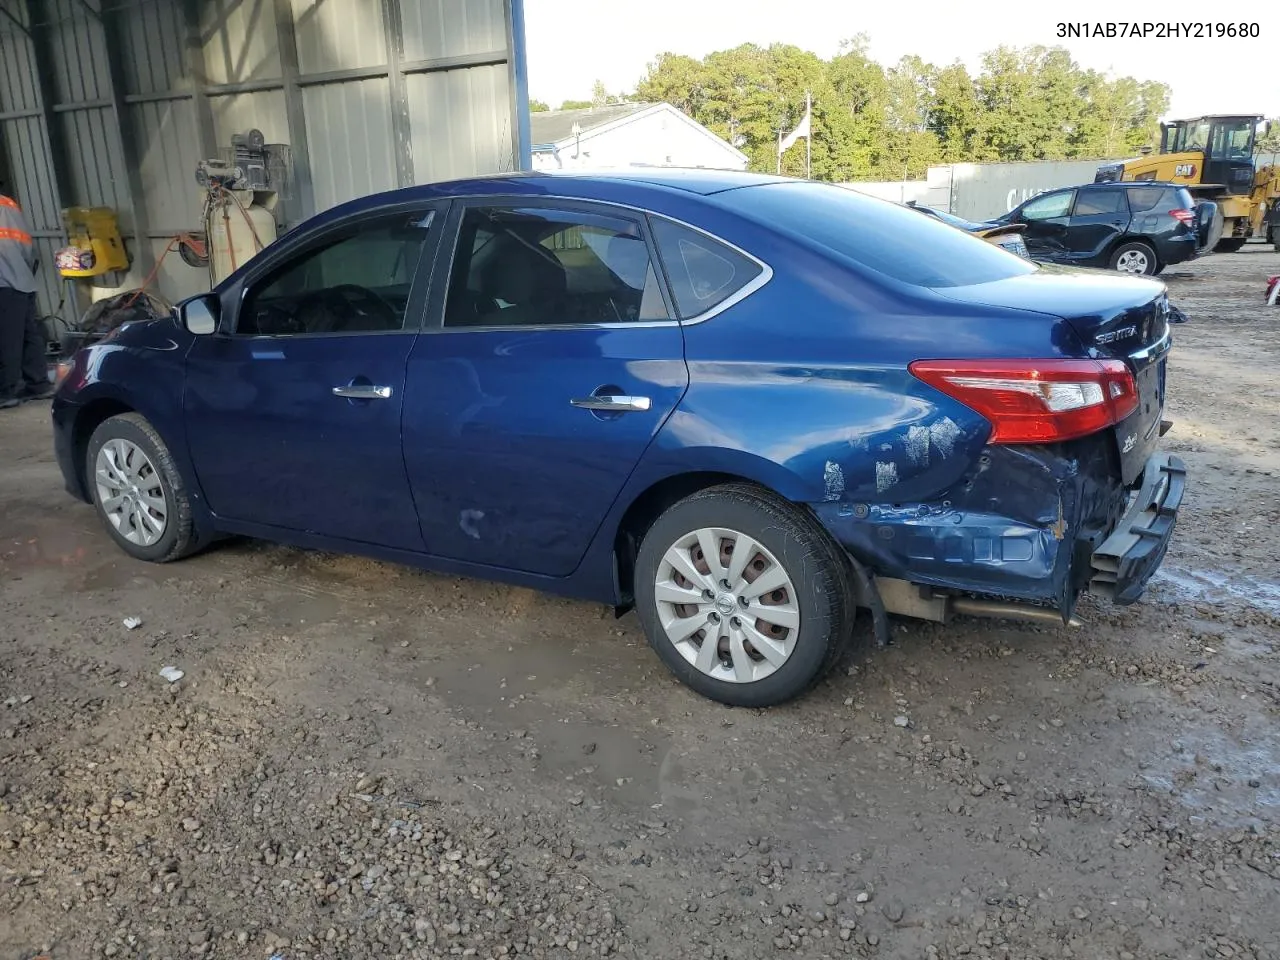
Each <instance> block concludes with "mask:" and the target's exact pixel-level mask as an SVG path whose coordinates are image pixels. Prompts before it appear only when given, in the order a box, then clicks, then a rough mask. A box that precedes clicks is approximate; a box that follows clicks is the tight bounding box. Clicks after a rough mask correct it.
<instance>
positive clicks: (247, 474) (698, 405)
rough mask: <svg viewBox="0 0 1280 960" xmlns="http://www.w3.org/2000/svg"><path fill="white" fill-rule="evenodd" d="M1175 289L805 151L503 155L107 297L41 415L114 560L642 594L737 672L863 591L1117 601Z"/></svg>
mask: <svg viewBox="0 0 1280 960" xmlns="http://www.w3.org/2000/svg"><path fill="white" fill-rule="evenodd" d="M1168 316H1169V306H1168V301H1167V299H1166V297H1165V292H1164V288H1163V286H1162V285H1161V284H1159V283H1157V282H1154V281H1150V280H1145V279H1139V278H1133V277H1121V276H1097V275H1092V274H1088V275H1086V274H1077V273H1073V272H1071V271H1069V270H1067V269H1065V268H1055V267H1043V266H1037V265H1035V264H1032V263H1029V262H1027V261H1025V260H1022V259H1020V258H1018V257H1016V256H1013V255H1011V254H1009V253H1006V252H1005V251H1003V250H1000V249H998V248H997V247H995V246H993V245H991V244H989V243H985V242H984V241H982V240H979V239H976V238H974V237H971V236H967V235H965V234H964V233H962V232H960V231H958V230H953V229H951V228H950V227H947V226H945V225H944V224H941V223H939V222H937V221H935V220H932V219H931V218H928V217H922V216H920V215H919V214H917V213H915V212H913V211H911V210H907V209H905V208H903V207H900V206H897V205H895V204H890V203H885V202H882V201H879V200H875V199H871V198H868V197H864V196H862V195H860V194H857V193H853V192H851V191H848V190H844V189H841V188H838V187H834V186H828V185H823V184H818V183H812V182H804V181H795V180H789V179H786V178H781V177H772V176H758V175H754V174H746V173H724V172H712V171H670V170H662V171H657V170H645V171H634V172H627V173H616V174H611V175H599V176H562V175H520V174H517V175H510V176H502V177H494V178H488V179H477V180H467V181H462V182H456V183H448V184H439V185H432V186H420V187H413V188H410V189H407V190H401V191H398V192H394V193H388V194H383V195H380V196H374V197H367V198H364V199H360V200H356V201H353V202H351V203H348V204H345V205H343V206H341V207H338V208H336V209H333V210H330V211H328V212H326V213H323V214H321V215H319V216H317V217H315V218H314V219H312V220H310V221H308V222H307V223H304V224H303V225H301V226H300V227H298V228H296V229H295V230H293V231H292V232H290V233H289V234H287V235H286V236H284V237H283V238H281V239H280V240H279V241H278V242H276V243H275V244H273V245H271V246H270V247H269V248H268V249H267V250H265V251H263V252H262V253H261V254H259V255H258V256H256V257H254V258H253V259H252V260H251V261H249V262H248V263H245V264H244V265H242V266H241V268H240V270H239V271H238V272H237V273H235V274H234V275H233V276H232V277H230V278H229V279H228V280H226V281H225V282H224V283H222V284H221V285H220V286H219V287H218V288H217V289H216V290H214V291H213V292H211V293H209V294H205V295H202V296H198V297H195V298H193V299H191V300H188V301H186V302H185V303H183V304H182V305H180V307H179V308H178V309H177V310H176V311H175V314H174V316H173V317H172V318H167V319H162V320H156V321H151V322H145V323H133V324H128V325H126V326H124V327H122V328H119V329H118V330H116V331H115V332H114V333H113V334H112V335H111V336H109V337H108V338H107V339H106V340H103V341H101V342H99V343H96V344H94V345H92V346H90V347H88V348H86V349H84V350H82V351H81V352H80V353H78V354H77V355H76V356H75V358H74V360H73V362H72V363H71V364H70V365H69V368H68V369H67V370H66V372H65V376H64V377H63V379H62V382H61V384H60V387H59V389H58V392H57V395H56V398H55V402H54V405H53V420H54V427H55V431H54V435H55V446H56V451H57V455H58V460H59V463H60V465H61V468H62V472H63V474H64V476H65V479H66V485H67V489H68V490H69V491H70V492H71V493H72V494H73V495H75V496H76V497H78V498H80V499H82V500H85V501H87V502H89V503H92V504H93V505H94V507H95V508H96V510H97V512H98V513H99V514H100V516H101V518H102V521H103V523H104V526H105V529H106V531H107V533H108V534H109V535H110V536H111V537H112V538H113V539H114V540H115V541H116V543H117V544H119V546H120V547H121V548H122V549H123V550H124V551H125V552H127V553H128V554H130V555H131V556H133V557H136V558H138V559H142V560H149V561H156V562H163V561H169V560H175V559H178V558H180V557H184V556H187V555H188V554H191V553H192V552H193V551H196V550H199V549H201V548H203V547H205V546H206V545H208V544H209V543H211V542H212V541H214V540H215V539H217V538H219V537H222V536H225V535H247V536H251V537H260V538H265V539H269V540H275V541H280V542H285V543H291V544H296V545H300V546H303V547H311V548H319V549H326V550H338V551H350V552H358V553H363V554H367V555H370V556H373V557H379V558H382V559H385V560H390V561H397V562H403V563H409V564H415V565H418V566H421V567H425V568H428V569H431V570H437V571H443V572H448V573H453V574H465V575H470V576H477V577H483V578H487V579H494V580H501V581H506V582H509V583H513V584H521V585H524V586H530V587H535V588H538V589H542V590H547V591H553V592H556V593H561V594H565V595H569V596H575V597H582V598H587V599H591V600H596V601H603V602H605V603H608V604H611V605H613V606H614V607H615V608H616V609H617V610H618V611H619V614H621V613H622V612H625V611H626V610H628V609H631V608H633V607H634V608H635V610H636V611H637V613H638V615H639V617H640V619H641V621H642V623H643V625H644V628H645V631H646V633H647V635H648V637H649V640H650V642H651V644H652V645H653V647H654V650H655V651H656V652H657V654H658V655H659V656H660V657H661V658H662V659H663V661H664V662H665V663H666V664H667V665H668V666H669V667H670V669H671V670H672V671H673V672H674V673H675V675H676V676H678V677H679V678H680V679H681V680H682V681H684V682H685V683H687V684H688V685H689V686H691V687H692V688H694V689H695V690H697V691H698V692H700V693H702V694H704V695H706V696H709V697H712V698H715V699H717V700H720V701H723V702H725V703H730V704H739V705H751V706H765V705H770V704H776V703H779V702H781V701H784V700H787V699H788V698H791V697H794V696H796V695H798V694H800V693H802V692H803V691H805V690H806V689H808V688H809V687H810V686H812V685H813V684H814V683H816V682H817V681H818V680H819V679H820V678H821V677H822V676H823V674H824V673H825V672H826V671H827V670H828V669H829V668H830V667H831V666H832V665H833V664H834V663H836V662H837V661H838V660H839V659H840V658H841V656H842V654H843V653H844V652H845V651H846V650H847V649H848V648H849V646H850V644H851V642H852V638H853V637H854V636H855V629H854V621H855V617H856V616H857V615H858V612H859V611H865V615H866V616H867V617H869V623H870V626H871V628H872V629H869V630H859V631H857V633H859V634H861V635H874V636H876V637H878V638H880V639H881V640H883V639H884V638H885V637H886V636H887V615H888V614H900V615H906V616H912V617H919V618H925V619H931V620H937V621H946V620H947V619H948V618H950V617H951V616H952V615H953V614H957V613H961V614H970V615H984V614H985V615H994V616H1001V617H1021V618H1032V619H1037V618H1038V619H1043V618H1046V617H1048V618H1054V619H1060V620H1062V621H1070V620H1071V619H1072V617H1073V611H1074V608H1075V606H1076V603H1077V601H1078V599H1079V597H1080V596H1081V595H1082V594H1083V593H1085V592H1086V591H1092V592H1093V593H1095V594H1098V595H1101V596H1103V597H1105V598H1107V599H1109V600H1112V601H1115V602H1118V603H1130V602H1133V601H1134V600H1136V599H1137V598H1138V597H1139V596H1140V595H1141V594H1142V592H1143V588H1144V586H1145V584H1146V582H1147V580H1148V579H1149V578H1150V577H1151V575H1152V574H1153V573H1154V572H1155V570H1156V568H1157V567H1158V566H1159V564H1160V562H1161V559H1162V558H1163V556H1164V553H1165V550H1166V548H1167V546H1168V544H1169V540H1170V537H1171V535H1172V533H1173V527H1174V522H1175V520H1176V516H1177V510H1178V507H1179V504H1180V502H1181V499H1182V492H1183V486H1184V470H1183V467H1182V465H1181V463H1180V462H1179V461H1177V460H1176V459H1175V458H1173V457H1170V456H1168V455H1165V454H1161V453H1160V452H1159V451H1158V449H1157V448H1158V441H1159V438H1160V436H1161V435H1162V434H1163V433H1164V431H1165V429H1167V426H1168V424H1167V422H1166V421H1164V420H1163V419H1162V411H1163V406H1164V396H1165V362H1166V355H1167V352H1168V350H1169V343H1170V339H1169V330H1168Z"/></svg>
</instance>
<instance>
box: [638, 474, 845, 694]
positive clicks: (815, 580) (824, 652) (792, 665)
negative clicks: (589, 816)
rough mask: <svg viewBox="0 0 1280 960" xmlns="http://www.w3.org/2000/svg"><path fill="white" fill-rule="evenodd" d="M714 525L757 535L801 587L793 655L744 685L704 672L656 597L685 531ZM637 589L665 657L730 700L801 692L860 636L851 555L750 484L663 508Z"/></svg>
mask: <svg viewBox="0 0 1280 960" xmlns="http://www.w3.org/2000/svg"><path fill="white" fill-rule="evenodd" d="M708 527H723V528H727V529H730V530H734V531H737V532H739V533H741V534H744V535H746V536H747V537H750V538H751V539H753V540H754V541H756V543H758V544H759V545H760V546H762V547H764V548H765V549H766V550H767V551H768V552H769V553H771V554H772V555H773V556H774V557H775V558H777V560H778V562H779V563H780V564H781V565H782V567H783V569H784V571H785V572H786V573H787V575H788V577H789V578H790V580H791V582H792V584H793V585H794V586H795V591H796V593H797V597H796V598H795V602H796V605H797V607H798V609H799V617H800V622H799V627H798V628H797V629H798V632H797V635H796V637H795V639H794V641H793V642H792V650H791V653H790V655H789V656H788V657H787V659H786V660H785V661H784V662H783V663H782V664H781V665H780V666H778V667H777V669H776V670H775V671H774V672H773V673H771V674H769V675H768V676H766V677H763V678H762V679H760V680H755V681H751V682H742V683H736V682H732V681H728V680H719V679H717V678H715V677H712V676H709V675H708V674H706V673H703V672H702V671H701V670H699V669H698V668H697V667H696V666H695V665H694V664H692V663H690V662H689V661H688V660H686V659H685V657H684V656H682V655H681V653H680V651H679V650H677V649H676V646H675V644H674V643H673V642H672V641H671V639H670V638H668V636H667V633H666V631H665V630H664V629H663V626H662V623H661V620H660V614H659V611H658V603H657V600H656V598H655V596H654V593H655V582H656V578H657V576H658V570H659V564H660V563H661V562H662V559H663V556H664V554H665V553H666V552H667V550H668V549H669V548H670V547H671V546H672V545H673V544H675V543H677V542H678V541H679V540H680V539H681V538H682V537H684V536H686V535H689V534H691V533H692V532H693V531H696V530H699V529H703V528H708ZM634 594H635V598H636V612H637V613H638V615H639V617H640V622H641V623H642V624H643V625H644V630H645V634H646V635H647V636H648V638H649V643H650V645H651V646H652V647H653V649H654V650H655V651H656V652H657V654H658V656H659V657H661V658H662V661H663V663H665V664H666V665H667V667H668V668H669V669H670V670H671V672H672V673H674V674H675V675H676V677H678V678H679V679H680V680H681V681H682V682H683V683H685V684H687V685H688V686H689V687H691V688H692V689H693V690H695V691H697V692H698V693H700V694H702V695H703V696H704V697H709V698H710V699H712V700H717V701H719V702H720V703H725V704H729V705H730V706H738V707H769V706H774V705H776V704H780V703H784V702H786V701H788V700H791V699H794V698H795V697H798V696H800V695H801V694H802V693H804V692H805V691H807V690H809V689H810V688H811V687H813V686H814V684H816V683H817V682H818V681H819V680H821V679H822V678H823V677H824V676H825V675H826V674H827V672H828V671H829V670H830V669H831V668H832V667H833V666H834V665H835V664H836V663H837V662H838V661H839V660H840V658H841V656H842V655H843V654H844V653H845V651H846V650H847V649H848V647H849V644H850V642H851V640H852V636H853V621H854V616H855V613H856V600H855V596H854V592H853V586H852V578H851V575H850V572H849V564H848V559H847V557H846V556H845V555H844V553H843V552H842V551H841V550H840V548H839V546H838V545H837V544H836V543H835V542H834V541H833V540H832V538H831V537H830V535H829V534H827V532H826V531H825V530H824V529H823V528H822V526H821V525H820V524H819V523H818V522H817V521H816V520H814V519H813V518H812V517H811V516H809V515H808V514H807V513H805V512H804V511H803V510H801V509H800V508H798V507H796V506H794V505H793V504H790V503H788V502H786V501H784V500H780V499H779V498H777V497H775V496H773V495H772V494H770V493H768V492H767V491H764V490H761V489H759V488H757V487H753V486H749V485H746V484H726V485H724V486H718V487H711V488H708V489H706V490H703V491H700V492H699V493H695V494H693V495H692V496H689V497H687V498H685V499H684V500H681V501H680V502H679V503H676V504H675V505H674V506H672V507H670V508H669V509H668V510H667V511H666V512H665V513H663V514H662V515H661V516H660V517H659V518H658V519H657V521H655V522H654V524H653V526H652V527H650V528H649V530H648V532H647V533H646V534H645V536H644V540H643V542H642V543H641V546H640V555H639V557H638V558H637V561H636V571H635V587H634ZM704 642H706V641H704Z"/></svg>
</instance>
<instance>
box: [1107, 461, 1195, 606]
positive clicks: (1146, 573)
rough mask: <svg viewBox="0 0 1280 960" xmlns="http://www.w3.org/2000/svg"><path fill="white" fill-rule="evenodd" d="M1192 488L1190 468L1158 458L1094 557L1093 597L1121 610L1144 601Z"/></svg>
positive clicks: (1150, 466)
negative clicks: (1144, 593) (1190, 486)
mask: <svg viewBox="0 0 1280 960" xmlns="http://www.w3.org/2000/svg"><path fill="white" fill-rule="evenodd" d="M1186 485H1187V468H1186V465H1185V464H1184V463H1183V462H1182V461H1181V460H1180V459H1179V458H1177V457H1175V456H1171V455H1170V454H1156V455H1154V456H1152V457H1151V459H1149V460H1148V461H1147V465H1146V468H1145V469H1144V470H1143V475H1142V487H1141V488H1140V489H1139V491H1138V495H1137V497H1135V498H1134V501H1133V503H1132V504H1131V505H1130V507H1129V509H1128V511H1126V513H1125V515H1124V517H1123V518H1122V519H1121V520H1120V522H1119V523H1118V524H1117V525H1116V529H1115V532H1113V533H1112V534H1111V536H1109V537H1108V538H1107V539H1106V540H1105V541H1104V542H1103V543H1102V545H1101V546H1099V547H1098V549H1097V550H1096V551H1094V554H1093V558H1092V567H1093V571H1092V576H1091V578H1090V580H1089V592H1090V593H1094V594H1097V595H1099V596H1103V597H1106V598H1107V599H1109V600H1111V601H1112V602H1114V603H1117V604H1121V605H1124V604H1130V603H1134V602H1135V601H1137V600H1138V599H1139V598H1140V597H1141V596H1142V594H1143V591H1144V590H1146V587H1147V581H1149V580H1150V579H1151V577H1152V576H1153V575H1154V574H1155V572H1156V570H1157V569H1159V567H1160V562H1161V561H1162V560H1163V559H1164V555H1165V552H1166V551H1167V550H1168V549H1169V541H1170V540H1172V538H1173V529H1174V526H1175V525H1176V524H1177V521H1178V508H1179V507H1180V506H1181V505H1182V496H1183V493H1184V492H1185V490H1186Z"/></svg>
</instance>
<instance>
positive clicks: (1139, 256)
mask: <svg viewBox="0 0 1280 960" xmlns="http://www.w3.org/2000/svg"><path fill="white" fill-rule="evenodd" d="M1158 268H1159V261H1158V260H1157V259H1156V252H1155V251H1154V250H1152V249H1151V248H1150V247H1149V246H1147V245H1146V244H1145V243H1122V244H1120V246H1118V247H1116V248H1115V250H1114V251H1112V254H1111V269H1112V270H1119V271H1120V272H1121V273H1133V274H1138V275H1141V276H1148V277H1149V276H1153V275H1154V274H1155V272H1156V270H1157V269H1158Z"/></svg>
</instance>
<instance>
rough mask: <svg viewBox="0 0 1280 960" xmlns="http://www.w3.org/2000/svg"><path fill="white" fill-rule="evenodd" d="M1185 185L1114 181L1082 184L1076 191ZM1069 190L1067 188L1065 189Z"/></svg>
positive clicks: (1161, 182)
mask: <svg viewBox="0 0 1280 960" xmlns="http://www.w3.org/2000/svg"><path fill="white" fill-rule="evenodd" d="M1185 186H1186V184H1185V183H1174V182H1172V181H1171V180H1112V181H1110V182H1108V183H1082V184H1080V186H1079V187H1077V188H1076V189H1078V190H1079V189H1084V188H1086V187H1087V188H1091V189H1095V190H1100V189H1102V188H1103V187H1124V188H1125V189H1126V190H1136V189H1137V188H1138V187H1185ZM1063 189H1064V190H1065V189H1067V188H1066V187H1064V188H1063Z"/></svg>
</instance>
